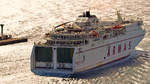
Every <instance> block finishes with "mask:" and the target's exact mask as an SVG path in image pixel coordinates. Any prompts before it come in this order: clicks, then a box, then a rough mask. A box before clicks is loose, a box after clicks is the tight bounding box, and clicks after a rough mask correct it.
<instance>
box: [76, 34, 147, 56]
mask: <svg viewBox="0 0 150 84" xmlns="http://www.w3.org/2000/svg"><path fill="white" fill-rule="evenodd" d="M143 35H144V34H140V35H137V36H134V37H131V38H127V39H123V40H120V41H116V42H112V43H108V44H105V45H101V46H98V47H95V48H90V49H87V50H84V51H80V52H77V54H79V53H83V52H87V51H91V50H94V49H97V48H100V47H104V46H107V45H111V44H115V43H119V42H122V41H125V40H129V39H133V38H137V37H140V36H143Z"/></svg>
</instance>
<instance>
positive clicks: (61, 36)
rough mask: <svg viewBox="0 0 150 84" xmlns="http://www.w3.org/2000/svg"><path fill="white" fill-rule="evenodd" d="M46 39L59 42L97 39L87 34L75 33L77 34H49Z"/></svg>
mask: <svg viewBox="0 0 150 84" xmlns="http://www.w3.org/2000/svg"><path fill="white" fill-rule="evenodd" d="M47 38H52V39H59V40H68V39H69V40H75V39H86V38H97V37H96V36H92V35H89V34H88V33H87V34H85V33H77V34H59V33H58V34H56V33H51V34H49V36H48V37H47Z"/></svg>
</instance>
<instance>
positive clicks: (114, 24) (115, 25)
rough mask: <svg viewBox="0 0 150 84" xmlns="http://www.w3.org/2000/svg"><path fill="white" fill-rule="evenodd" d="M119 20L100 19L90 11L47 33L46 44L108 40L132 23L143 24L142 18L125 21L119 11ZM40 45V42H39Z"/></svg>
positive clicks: (78, 43)
mask: <svg viewBox="0 0 150 84" xmlns="http://www.w3.org/2000/svg"><path fill="white" fill-rule="evenodd" d="M117 15H118V20H117V21H100V20H99V19H98V18H97V17H96V16H95V15H91V14H90V12H89V11H87V12H85V13H83V15H80V16H78V18H77V19H76V20H75V21H74V22H66V23H63V24H60V25H58V26H56V27H54V28H53V30H52V31H50V32H49V33H46V34H45V37H44V39H45V40H46V42H45V43H44V45H46V46H81V45H86V44H88V42H89V40H91V39H93V40H94V39H101V40H106V39H109V38H112V37H115V36H118V35H121V34H125V33H126V27H127V26H129V25H131V24H137V25H142V21H141V20H137V21H134V20H131V21H123V20H122V18H121V16H120V14H119V13H117ZM38 45H40V43H38Z"/></svg>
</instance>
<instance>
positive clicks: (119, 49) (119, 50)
mask: <svg viewBox="0 0 150 84" xmlns="http://www.w3.org/2000/svg"><path fill="white" fill-rule="evenodd" d="M120 52H121V44H119V45H118V53H120Z"/></svg>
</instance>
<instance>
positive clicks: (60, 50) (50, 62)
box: [31, 30, 145, 74]
mask: <svg viewBox="0 0 150 84" xmlns="http://www.w3.org/2000/svg"><path fill="white" fill-rule="evenodd" d="M132 33H134V34H132ZM144 34H145V30H142V31H141V30H139V31H133V32H130V33H127V34H126V35H121V36H117V37H114V38H111V39H108V40H103V41H99V40H98V41H95V42H92V43H89V44H88V45H85V46H80V47H68V48H66V47H60V46H49V47H42V46H37V45H34V46H33V50H32V54H31V71H33V72H34V73H63V74H76V73H79V72H84V71H87V70H89V69H92V68H95V67H101V66H103V65H105V64H109V63H113V62H116V61H118V60H121V59H124V58H126V57H128V56H130V53H131V52H132V51H133V50H134V49H135V47H136V46H137V45H138V43H139V42H140V41H141V40H142V39H143V37H144Z"/></svg>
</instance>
